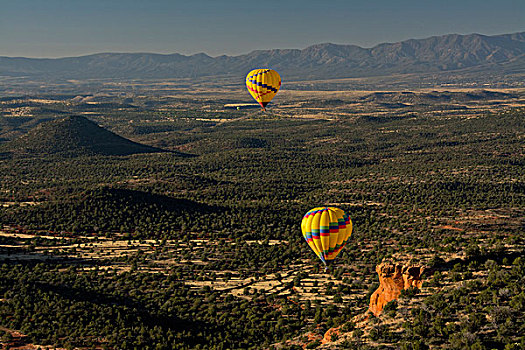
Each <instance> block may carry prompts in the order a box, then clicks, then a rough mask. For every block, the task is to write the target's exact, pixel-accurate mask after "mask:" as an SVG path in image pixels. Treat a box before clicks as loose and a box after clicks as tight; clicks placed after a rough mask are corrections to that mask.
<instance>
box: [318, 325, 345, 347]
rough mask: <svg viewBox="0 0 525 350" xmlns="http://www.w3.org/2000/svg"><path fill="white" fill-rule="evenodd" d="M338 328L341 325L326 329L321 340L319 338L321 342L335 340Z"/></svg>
mask: <svg viewBox="0 0 525 350" xmlns="http://www.w3.org/2000/svg"><path fill="white" fill-rule="evenodd" d="M340 328H341V327H335V328H330V329H329V330H327V331H326V333H325V334H324V337H323V340H321V344H326V343H331V342H333V341H335V340H337V338H338V337H339V334H340V332H339V329H340Z"/></svg>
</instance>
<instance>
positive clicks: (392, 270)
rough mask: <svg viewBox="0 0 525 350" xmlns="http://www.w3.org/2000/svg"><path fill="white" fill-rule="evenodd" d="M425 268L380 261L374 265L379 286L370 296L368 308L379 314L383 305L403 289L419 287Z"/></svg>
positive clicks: (395, 297)
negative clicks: (380, 262)
mask: <svg viewBox="0 0 525 350" xmlns="http://www.w3.org/2000/svg"><path fill="white" fill-rule="evenodd" d="M424 270H425V268H424V267H419V266H403V265H394V264H392V263H382V264H380V265H377V266H376V272H377V274H378V275H379V283H380V284H379V288H378V289H377V290H376V291H375V292H374V294H372V296H371V297H370V306H369V310H370V311H371V312H372V313H373V314H374V315H375V316H379V314H380V313H381V311H382V310H383V307H384V306H385V305H386V304H387V303H388V302H389V301H392V300H394V299H397V298H398V297H399V295H400V294H401V291H402V290H403V289H407V288H410V287H416V288H421V285H422V284H423V281H422V280H421V275H422V274H423V271H424Z"/></svg>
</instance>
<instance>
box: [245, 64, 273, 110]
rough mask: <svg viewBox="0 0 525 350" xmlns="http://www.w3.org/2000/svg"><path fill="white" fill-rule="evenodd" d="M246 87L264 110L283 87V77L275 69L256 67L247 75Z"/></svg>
mask: <svg viewBox="0 0 525 350" xmlns="http://www.w3.org/2000/svg"><path fill="white" fill-rule="evenodd" d="M246 87H247V88H248V91H249V92H250V94H251V95H252V97H253V98H254V99H255V101H257V102H258V103H259V104H260V105H261V107H262V108H263V110H266V105H267V104H268V103H269V102H270V101H271V100H272V98H274V96H275V94H277V91H279V88H280V87H281V77H280V76H279V73H277V72H276V71H274V70H273V69H267V68H265V69H254V70H252V71H251V72H250V73H248V75H247V76H246Z"/></svg>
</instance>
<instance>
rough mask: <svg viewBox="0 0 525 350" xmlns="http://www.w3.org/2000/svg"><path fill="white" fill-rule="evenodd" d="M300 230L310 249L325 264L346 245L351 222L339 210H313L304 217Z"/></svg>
mask: <svg viewBox="0 0 525 350" xmlns="http://www.w3.org/2000/svg"><path fill="white" fill-rule="evenodd" d="M301 230H302V232H303V237H304V239H305V240H306V242H307V243H308V245H309V246H310V248H312V250H313V251H314V252H315V254H316V255H317V256H318V257H319V259H321V260H322V261H323V263H325V264H326V262H327V261H329V260H333V259H334V258H335V257H336V256H337V255H338V254H339V252H340V251H341V250H342V249H343V247H344V246H345V245H346V244H347V243H348V241H349V239H350V235H351V234H352V220H350V217H349V216H348V215H346V213H345V212H344V211H342V210H341V209H339V208H334V207H320V208H314V209H312V210H310V211H309V212H308V213H306V214H305V215H304V217H303V220H302V222H301Z"/></svg>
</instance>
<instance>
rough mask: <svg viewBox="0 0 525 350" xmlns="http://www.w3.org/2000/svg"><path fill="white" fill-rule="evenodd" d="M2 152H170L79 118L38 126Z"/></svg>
mask: <svg viewBox="0 0 525 350" xmlns="http://www.w3.org/2000/svg"><path fill="white" fill-rule="evenodd" d="M0 151H1V152H2V153H4V154H6V153H7V154H11V155H13V156H45V155H58V156H64V157H77V156H90V155H116V156H123V155H131V154H137V153H156V152H167V151H165V150H162V149H159V148H155V147H151V146H147V145H142V144H139V143H136V142H133V141H131V140H128V139H125V138H123V137H121V136H118V135H116V134H114V133H112V132H111V131H108V130H106V129H104V128H101V127H100V126H98V125H97V124H96V123H94V122H92V121H91V120H89V119H87V118H85V117H80V116H68V117H66V118H62V119H56V120H52V121H49V122H45V123H42V124H39V125H38V126H37V127H35V128H34V129H32V130H31V131H29V133H27V134H26V135H23V136H21V137H19V138H17V139H15V140H13V141H11V142H8V143H6V144H4V145H2V147H1V148H0Z"/></svg>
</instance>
